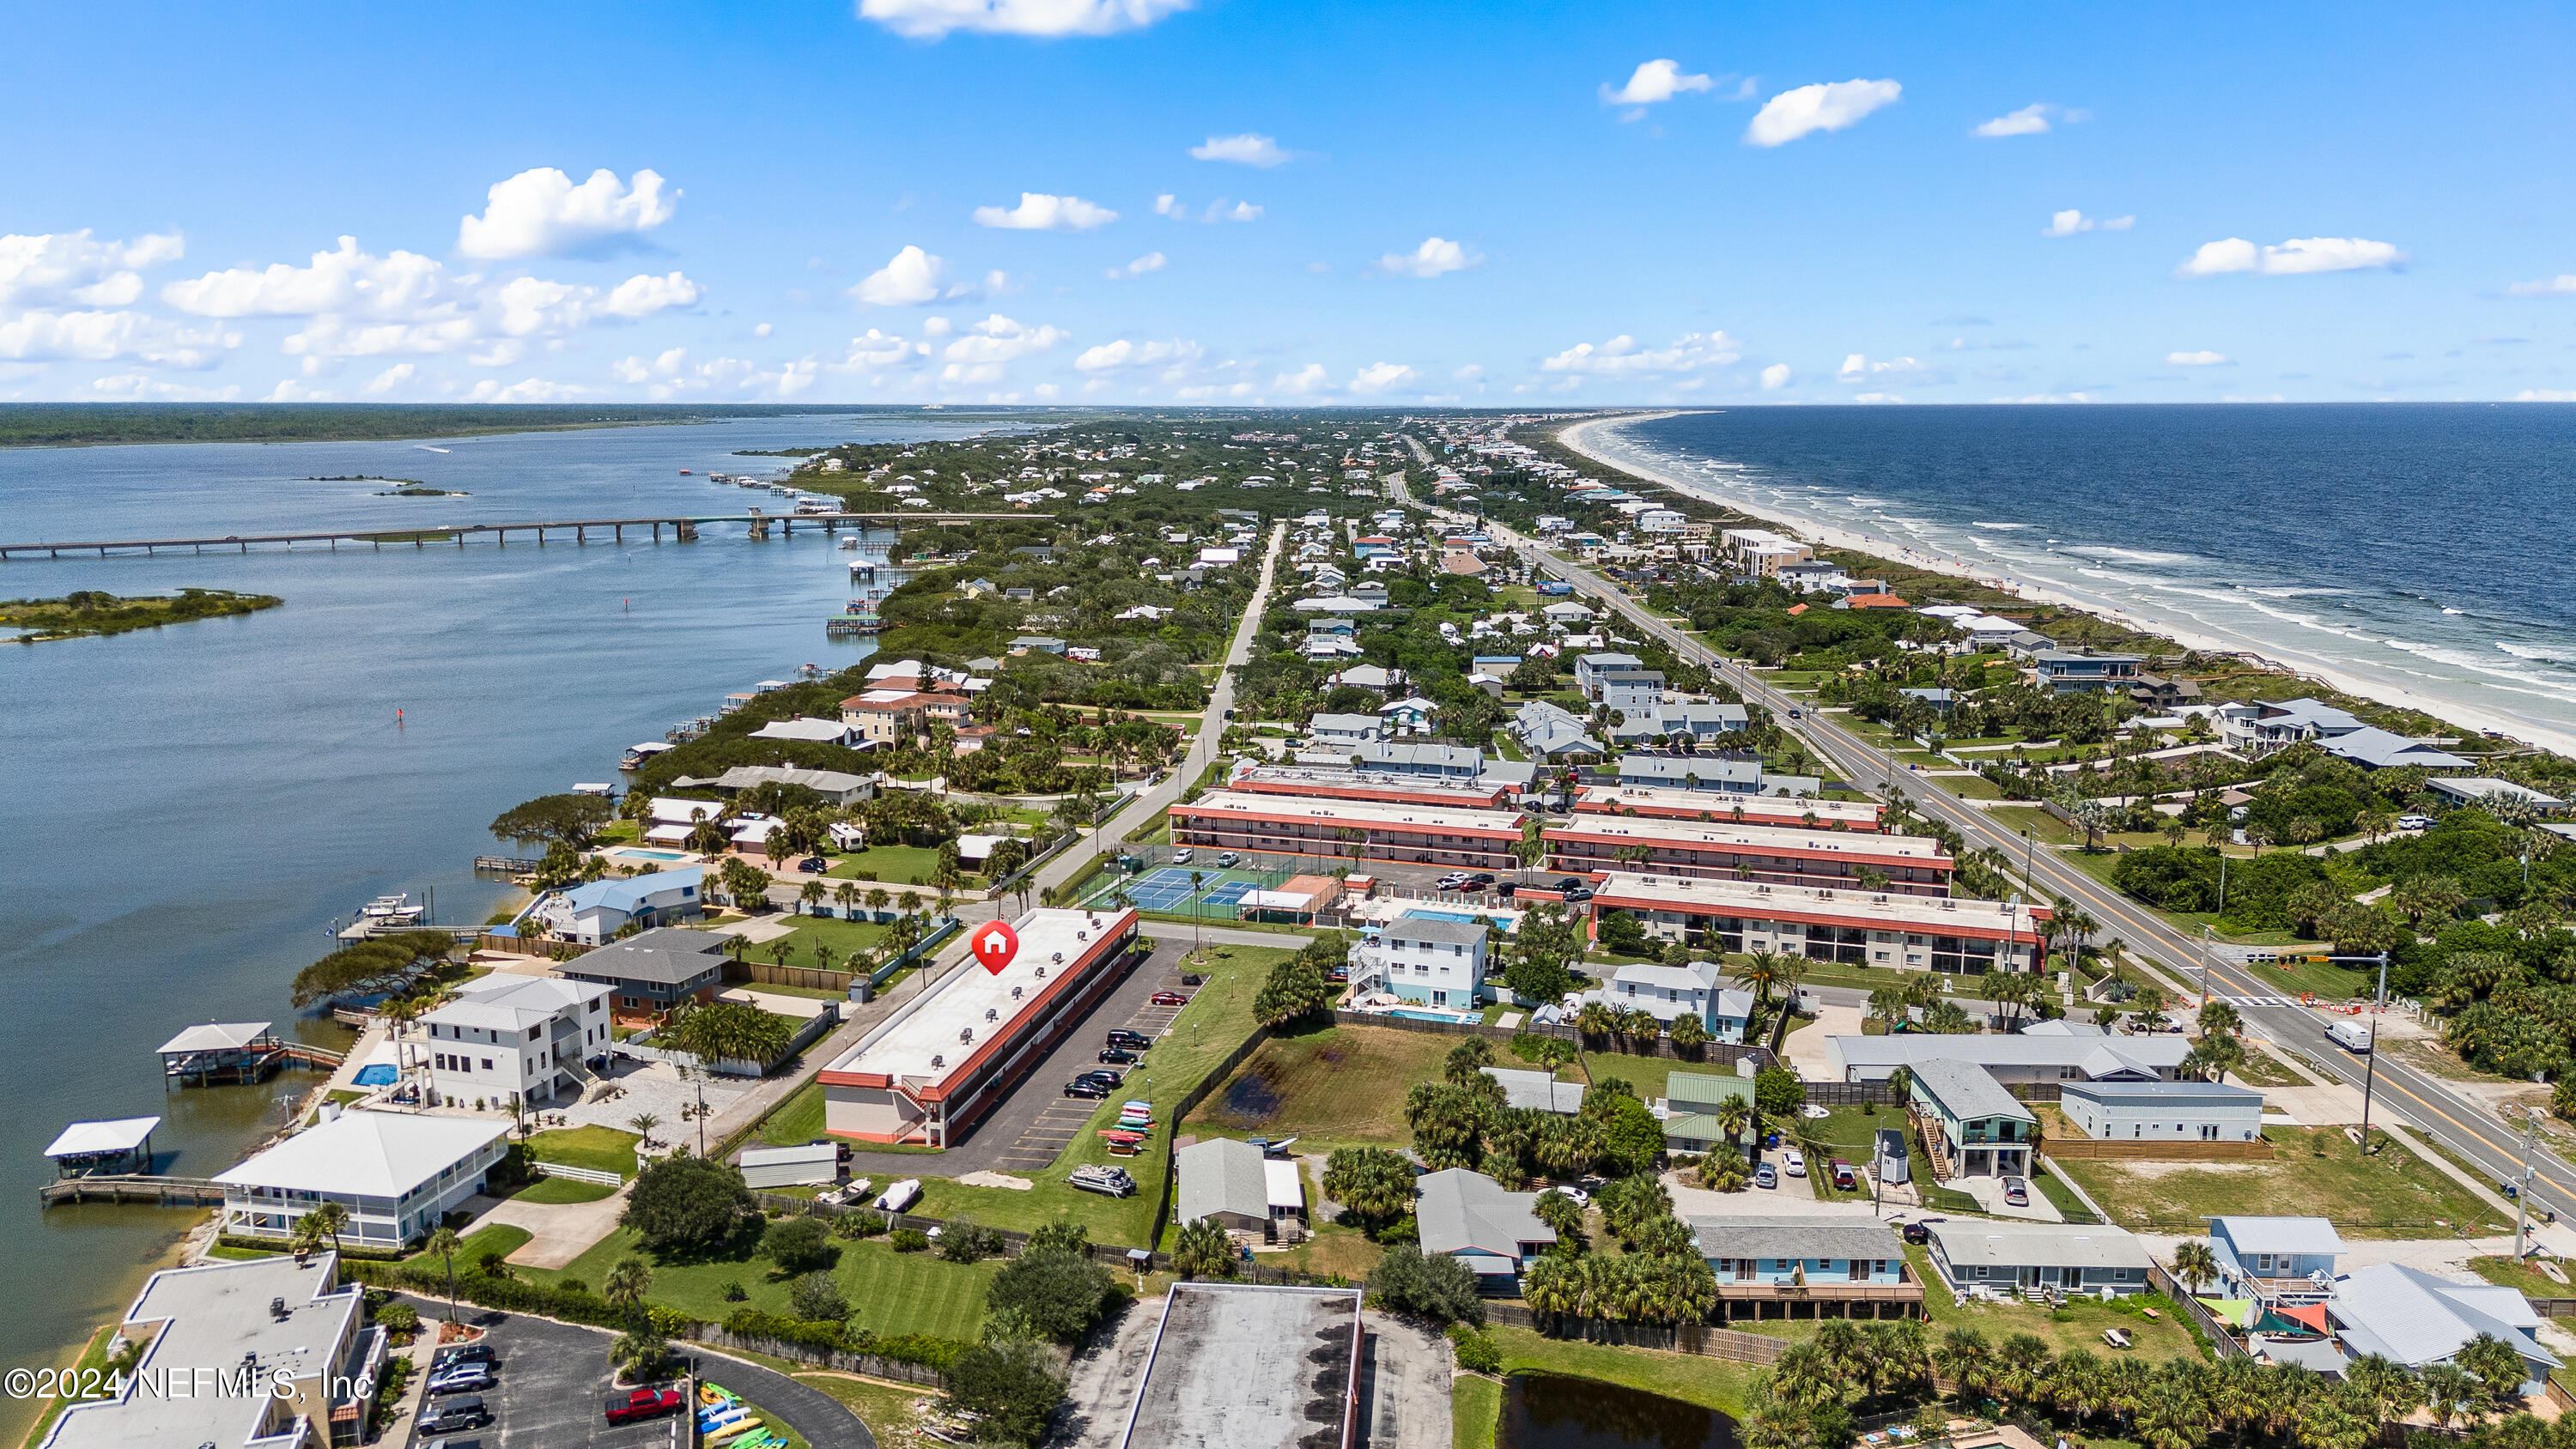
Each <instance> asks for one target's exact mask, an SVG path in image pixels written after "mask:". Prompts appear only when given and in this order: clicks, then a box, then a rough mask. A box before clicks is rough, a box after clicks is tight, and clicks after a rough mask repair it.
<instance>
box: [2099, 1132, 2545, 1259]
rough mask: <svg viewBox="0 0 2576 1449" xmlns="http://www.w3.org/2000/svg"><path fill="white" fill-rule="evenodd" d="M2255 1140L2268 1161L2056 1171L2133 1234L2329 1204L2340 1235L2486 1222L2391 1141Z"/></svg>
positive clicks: (2279, 1135) (2483, 1212)
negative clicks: (2365, 1144)
mask: <svg viewBox="0 0 2576 1449" xmlns="http://www.w3.org/2000/svg"><path fill="white" fill-rule="evenodd" d="M2263 1135H2264V1137H2265V1138H2266V1139H2268V1140H2269V1141H2270V1142H2271V1143H2272V1144H2273V1146H2274V1148H2275V1149H2276V1150H2277V1151H2278V1153H2279V1155H2278V1156H2276V1157H2274V1158H2273V1159H2272V1160H2271V1161H2269V1162H2222V1163H2210V1164H2206V1165H2200V1164H2193V1165H2188V1166H2186V1165H2182V1164H2175V1163H2159V1162H2145V1163H2131V1162H2105V1161H2087V1160H2065V1159H2060V1160H2059V1161H2058V1165H2059V1166H2060V1167H2061V1168H2063V1169H2064V1170H2065V1172H2066V1174H2067V1175H2068V1176H2069V1177H2072V1178H2074V1179H2075V1180H2076V1181H2078V1182H2080V1183H2082V1184H2083V1185H2084V1190H2085V1192H2086V1193H2088V1194H2090V1195H2091V1196H2092V1198H2093V1200H2094V1201H2095V1202H2098V1203H2100V1204H2102V1206H2103V1209H2104V1210H2105V1211H2107V1212H2108V1213H2110V1215H2111V1217H2112V1220H2113V1221H2114V1222H2116V1223H2117V1224H2118V1225H2119V1226H2121V1227H2124V1228H2127V1229H2129V1230H2131V1231H2133V1232H2144V1233H2181V1234H2197V1233H2201V1232H2203V1231H2206V1229H2207V1224H2206V1222H2205V1221H2204V1220H2205V1219H2207V1218H2209V1217H2212V1216H2216V1215H2218V1214H2221V1213H2230V1212H2238V1211H2241V1210H2243V1208H2244V1206H2245V1204H2247V1203H2249V1202H2251V1203H2332V1204H2334V1207H2335V1227H2336V1228H2337V1229H2338V1230H2339V1231H2341V1232H2342V1233H2343V1235H2344V1236H2345V1237H2348V1238H2448V1237H2453V1236H2456V1229H2457V1227H2460V1226H2466V1227H2468V1228H2470V1230H2471V1231H2480V1230H2481V1229H2480V1228H2479V1227H2478V1226H2477V1225H2480V1224H2484V1223H2489V1222H2492V1221H2494V1219H2495V1212H2494V1210H2493V1209H2492V1208H2490V1207H2488V1206H2487V1205H2486V1204H2485V1203H2484V1202H2482V1201H2480V1200H2479V1199H2477V1198H2476V1197H2473V1196H2471V1195H2470V1193H2469V1191H2468V1189H2466V1188H2463V1187H2461V1186H2460V1185H2459V1184H2458V1183H2456V1182H2453V1181H2452V1180H2451V1179H2450V1177H2449V1176H2447V1175H2446V1174H2444V1173H2443V1172H2442V1171H2441V1170H2440V1169H2438V1168H2436V1167H2434V1166H2433V1164H2431V1163H2429V1162H2426V1161H2425V1160H2424V1159H2422V1158H2420V1157H2417V1156H2416V1155H2415V1154H2414V1153H2412V1152H2408V1151H2406V1150H2405V1149H2404V1148H2402V1147H2400V1146H2398V1145H2397V1144H2395V1143H2389V1144H2387V1145H2386V1146H2385V1147H2384V1148H2383V1149H2382V1150H2381V1151H2380V1152H2379V1153H2377V1154H2376V1155H2374V1156H2372V1157H2369V1158H2364V1157H2363V1156H2362V1155H2361V1149H2360V1148H2358V1147H2355V1146H2354V1145H2353V1144H2352V1143H2351V1141H2350V1140H2348V1139H2347V1138H2345V1136H2344V1135H2343V1133H2342V1131H2341V1130H2340V1129H2313V1128H2305V1127H2266V1128H2264V1129H2263ZM2319 1148H2323V1149H2324V1150H2323V1151H2322V1152H2320V1151H2318V1150H2317V1149H2319Z"/></svg>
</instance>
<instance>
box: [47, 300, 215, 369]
mask: <svg viewBox="0 0 2576 1449" xmlns="http://www.w3.org/2000/svg"><path fill="white" fill-rule="evenodd" d="M240 345H241V334H240V333H238V332H225V331H223V330H221V329H219V328H188V327H182V326H177V325H174V324H172V323H169V322H166V321H163V320H162V319H160V318H158V317H153V316H149V315H146V314H145V313H141V312H123V311H118V312H87V311H84V312H50V311H44V310H41V309H40V310H36V311H28V312H21V313H18V314H17V315H15V316H0V358H5V359H7V360H9V361H12V362H112V361H116V360H119V359H123V358H132V359H134V360H136V361H139V362H150V363H157V364H159V365H161V366H164V367H190V368H196V367H212V366H214V365H215V363H216V361H217V360H218V359H219V358H220V357H221V355H222V353H223V352H224V351H225V350H226V349H228V348H233V347H238V346H240Z"/></svg>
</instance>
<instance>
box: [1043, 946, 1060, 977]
mask: <svg viewBox="0 0 2576 1449" xmlns="http://www.w3.org/2000/svg"><path fill="white" fill-rule="evenodd" d="M1053 959H1054V961H1055V963H1056V964H1057V965H1059V966H1061V965H1063V964H1064V953H1063V952H1062V951H1058V952H1056V953H1055V956H1054V958H1053ZM1039 974H1041V975H1043V974H1045V973H1044V972H1043V971H1041V972H1040V973H1039Z"/></svg>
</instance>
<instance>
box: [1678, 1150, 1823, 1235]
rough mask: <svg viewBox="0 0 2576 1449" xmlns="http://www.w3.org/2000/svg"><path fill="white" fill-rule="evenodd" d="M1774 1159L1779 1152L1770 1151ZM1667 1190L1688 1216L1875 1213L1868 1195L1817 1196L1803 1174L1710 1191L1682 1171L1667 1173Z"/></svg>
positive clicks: (1681, 1210)
mask: <svg viewBox="0 0 2576 1449" xmlns="http://www.w3.org/2000/svg"><path fill="white" fill-rule="evenodd" d="M1769 1160H1770V1161H1772V1162H1773V1163H1775V1164H1776V1163H1777V1162H1778V1161H1779V1155H1778V1154H1777V1153H1773V1154H1769ZM1664 1190H1665V1191H1667V1192H1669V1193H1671V1194H1672V1195H1673V1214H1674V1216H1676V1217H1681V1218H1688V1217H1690V1216H1691V1215H1692V1214H1694V1213H1698V1214H1701V1215H1703V1216H1709V1217H1740V1216H1743V1215H1745V1214H1748V1213H1756V1214H1760V1215H1761V1216H1763V1217H1783V1218H1787V1217H1797V1218H1843V1219H1846V1220H1848V1219H1853V1218H1859V1219H1867V1218H1870V1217H1872V1216H1874V1214H1873V1213H1872V1212H1871V1210H1870V1205H1869V1200H1868V1199H1866V1198H1852V1199H1846V1200H1842V1201H1834V1200H1829V1199H1825V1198H1820V1197H1818V1196H1816V1193H1815V1189H1813V1188H1811V1187H1809V1186H1808V1185H1807V1180H1806V1179H1805V1178H1803V1177H1782V1178H1781V1179H1780V1185H1779V1186H1778V1187H1775V1188H1771V1189H1769V1190H1767V1191H1766V1190H1764V1189H1762V1188H1758V1187H1748V1188H1746V1189H1745V1190H1744V1191H1742V1192H1710V1191H1709V1190H1708V1189H1706V1188H1700V1187H1692V1186H1689V1185H1688V1184H1687V1183H1686V1182H1685V1181H1684V1180H1683V1178H1682V1175H1681V1174H1680V1173H1678V1172H1667V1173H1665V1174H1664Z"/></svg>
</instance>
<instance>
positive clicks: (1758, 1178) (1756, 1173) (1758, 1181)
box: [1753, 1162, 1780, 1187]
mask: <svg viewBox="0 0 2576 1449" xmlns="http://www.w3.org/2000/svg"><path fill="white" fill-rule="evenodd" d="M1753 1185H1754V1186H1755V1187H1778V1186H1779V1185H1780V1173H1779V1170H1778V1169H1776V1168H1774V1167H1773V1166H1772V1165H1771V1164H1770V1163H1767V1162H1766V1163H1764V1164H1762V1165H1761V1166H1760V1167H1757V1168H1755V1169H1753Z"/></svg>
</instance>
